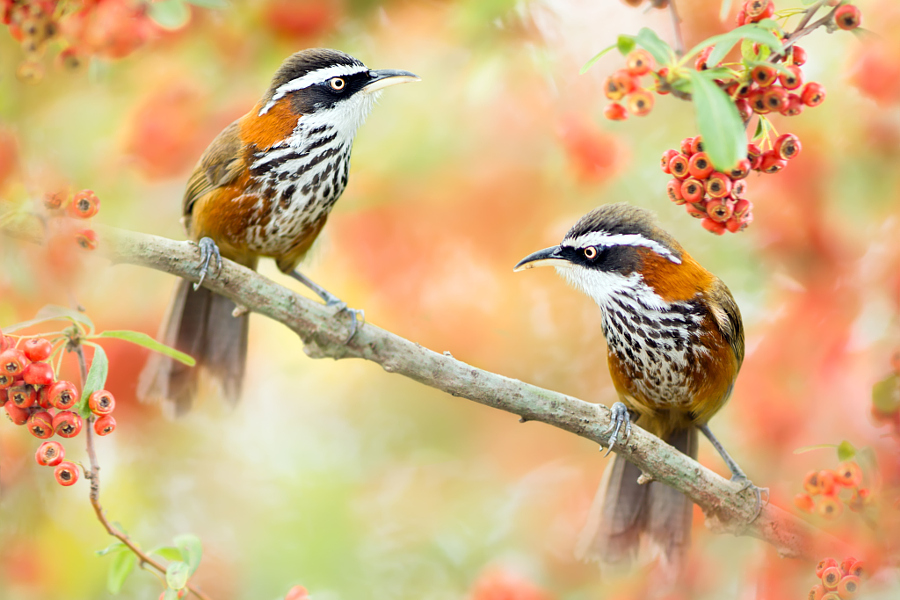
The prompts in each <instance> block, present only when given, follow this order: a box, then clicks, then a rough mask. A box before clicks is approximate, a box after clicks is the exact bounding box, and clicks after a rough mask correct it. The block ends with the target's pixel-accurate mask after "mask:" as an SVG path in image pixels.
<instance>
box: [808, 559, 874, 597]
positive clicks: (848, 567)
mask: <svg viewBox="0 0 900 600" xmlns="http://www.w3.org/2000/svg"><path fill="white" fill-rule="evenodd" d="M865 576H866V566H865V564H864V563H863V562H862V561H858V560H856V559H855V558H853V557H852V556H848V557H847V558H845V559H844V560H843V561H841V562H838V561H837V560H836V559H834V558H826V559H824V560H822V561H820V562H819V564H818V565H816V577H818V578H819V579H820V580H821V581H822V583H819V584H816V585H814V586H813V587H812V589H810V590H809V595H808V596H807V598H808V600H850V598H856V596H857V595H858V594H859V583H860V580H861V579H862V578H863V577H865Z"/></svg>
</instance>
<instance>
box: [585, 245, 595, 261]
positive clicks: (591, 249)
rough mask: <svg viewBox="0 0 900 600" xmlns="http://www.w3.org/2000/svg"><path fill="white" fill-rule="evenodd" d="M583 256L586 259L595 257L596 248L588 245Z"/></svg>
mask: <svg viewBox="0 0 900 600" xmlns="http://www.w3.org/2000/svg"><path fill="white" fill-rule="evenodd" d="M584 257H585V258H586V259H588V260H594V259H595V258H597V249H596V248H595V247H594V246H588V247H587V248H585V249H584Z"/></svg>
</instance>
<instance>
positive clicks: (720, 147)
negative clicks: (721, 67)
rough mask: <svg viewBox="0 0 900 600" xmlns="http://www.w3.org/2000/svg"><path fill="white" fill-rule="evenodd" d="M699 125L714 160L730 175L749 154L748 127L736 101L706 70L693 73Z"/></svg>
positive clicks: (690, 74)
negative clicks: (745, 130)
mask: <svg viewBox="0 0 900 600" xmlns="http://www.w3.org/2000/svg"><path fill="white" fill-rule="evenodd" d="M688 73H689V77H690V78H691V81H692V83H693V84H694V92H693V100H694V107H695V110H696V114H697V126H698V127H699V129H700V135H702V136H703V145H704V146H705V147H706V153H707V154H708V155H709V159H710V161H712V164H713V166H714V167H715V168H716V169H717V170H718V171H723V172H725V173H727V172H728V171H730V170H731V169H732V168H733V167H734V165H736V164H737V162H738V161H739V160H741V159H742V158H744V157H745V156H746V155H747V140H746V134H745V133H744V124H743V122H742V121H741V117H740V115H739V114H738V111H737V108H736V107H735V105H734V102H733V101H732V100H731V98H729V97H728V95H727V94H726V93H725V92H723V91H722V90H721V89H720V88H719V86H718V85H716V84H715V83H714V82H713V80H712V79H711V78H710V77H709V76H708V75H706V73H705V72H704V71H689V72H688Z"/></svg>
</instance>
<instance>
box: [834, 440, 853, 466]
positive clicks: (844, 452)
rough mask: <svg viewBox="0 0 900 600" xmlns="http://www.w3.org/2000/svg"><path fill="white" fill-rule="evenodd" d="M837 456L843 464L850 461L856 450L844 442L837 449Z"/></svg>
mask: <svg viewBox="0 0 900 600" xmlns="http://www.w3.org/2000/svg"><path fill="white" fill-rule="evenodd" d="M837 455H838V460H839V461H841V462H844V461H845V460H850V459H851V458H853V457H854V456H856V448H854V447H853V444H851V443H850V442H848V441H847V440H844V441H843V442H841V443H840V444H838V447H837Z"/></svg>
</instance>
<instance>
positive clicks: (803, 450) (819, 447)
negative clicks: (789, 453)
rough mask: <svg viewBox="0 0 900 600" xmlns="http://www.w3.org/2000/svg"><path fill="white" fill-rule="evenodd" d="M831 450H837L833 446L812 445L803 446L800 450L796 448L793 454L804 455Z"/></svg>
mask: <svg viewBox="0 0 900 600" xmlns="http://www.w3.org/2000/svg"><path fill="white" fill-rule="evenodd" d="M832 448H837V446H835V445H834V444H814V445H812V446H803V447H802V448H797V449H796V450H794V454H804V453H806V452H812V451H813V450H830V449H832Z"/></svg>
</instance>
